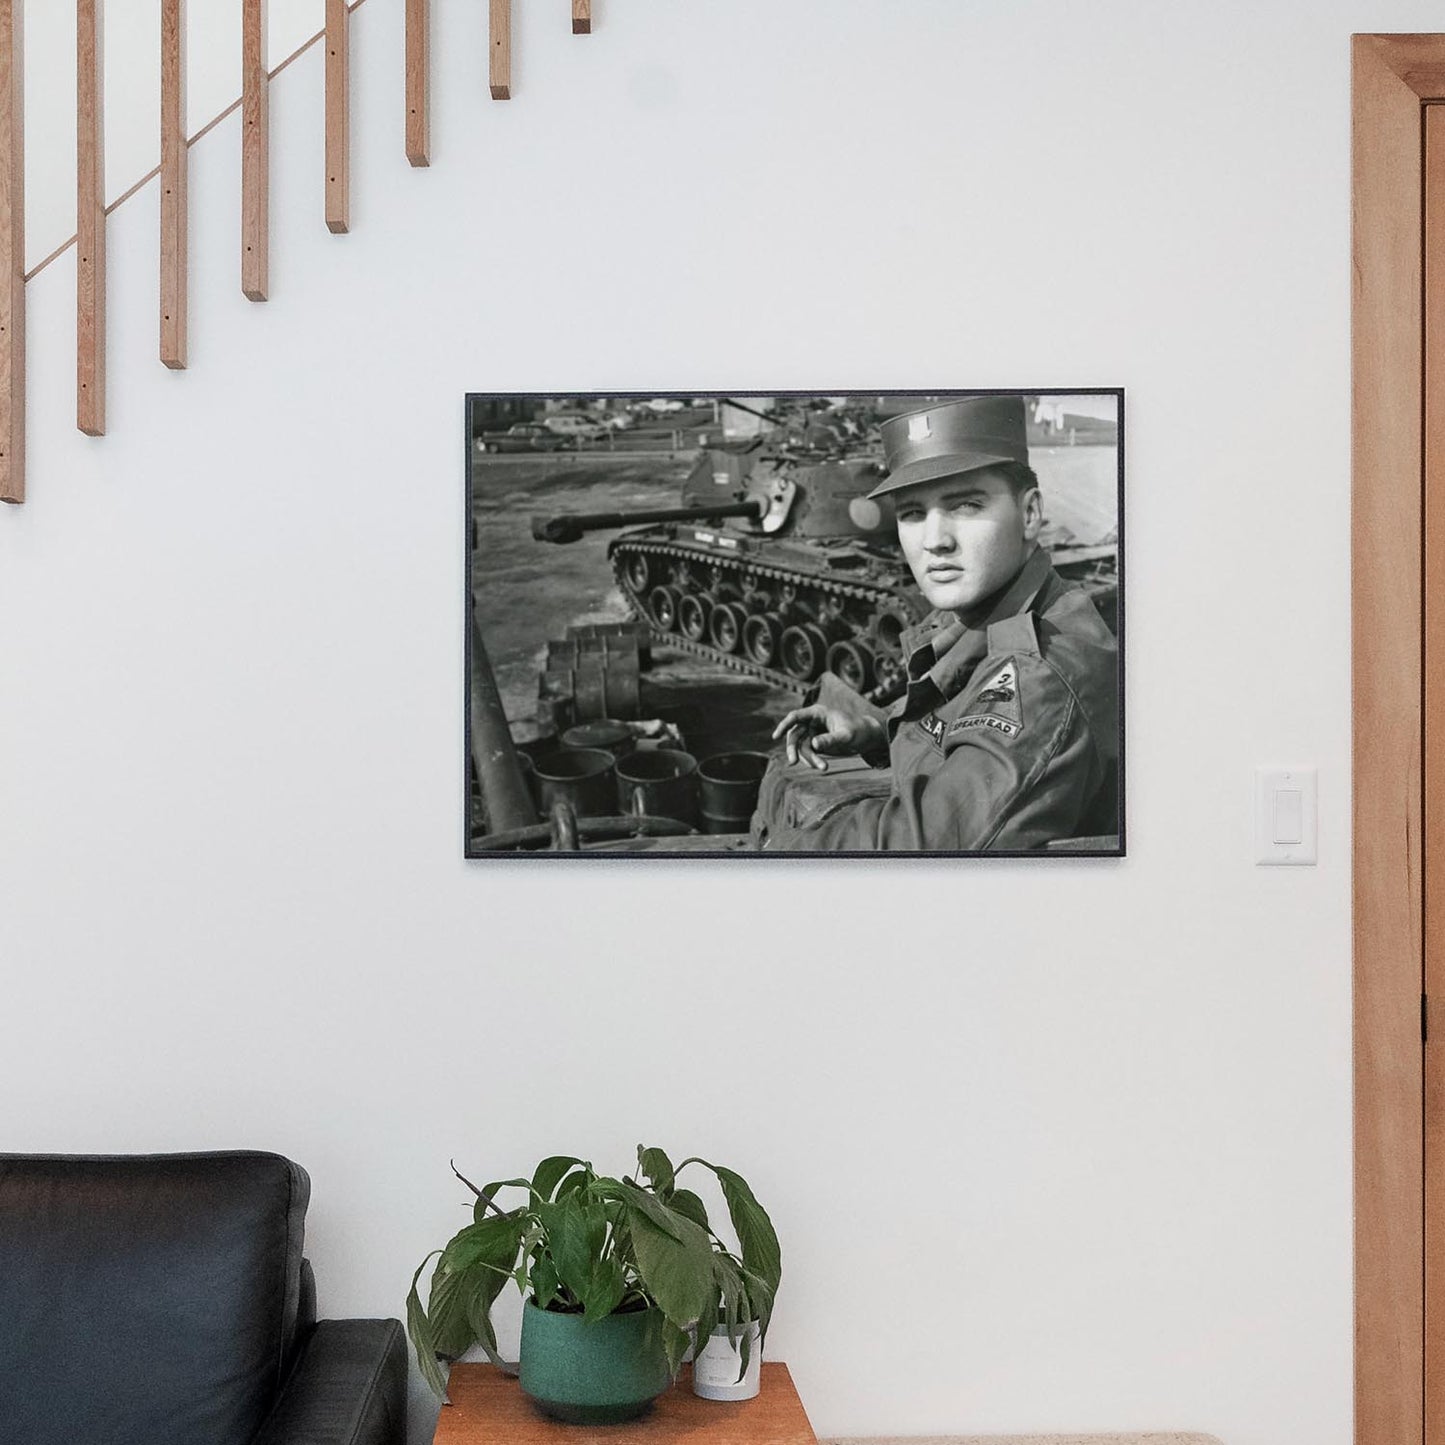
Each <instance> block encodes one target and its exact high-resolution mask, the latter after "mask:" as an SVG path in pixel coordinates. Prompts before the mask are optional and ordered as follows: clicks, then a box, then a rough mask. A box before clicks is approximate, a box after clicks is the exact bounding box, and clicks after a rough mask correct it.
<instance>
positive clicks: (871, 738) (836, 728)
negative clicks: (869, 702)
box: [773, 702, 888, 773]
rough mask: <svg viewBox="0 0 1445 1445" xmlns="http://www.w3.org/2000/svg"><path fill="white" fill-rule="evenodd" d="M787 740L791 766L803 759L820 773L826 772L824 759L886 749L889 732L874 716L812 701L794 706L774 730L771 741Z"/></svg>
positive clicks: (826, 766)
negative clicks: (878, 748) (881, 748)
mask: <svg viewBox="0 0 1445 1445" xmlns="http://www.w3.org/2000/svg"><path fill="white" fill-rule="evenodd" d="M779 738H786V741H785V743H784V745H783V746H784V750H785V751H786V753H787V755H788V761H789V762H790V763H796V762H797V761H798V759H799V758H802V759H803V761H804V762H805V763H807V764H808V766H809V767H812V768H816V769H817V770H818V771H819V772H820V773H826V772H827V771H828V760H827V758H824V757H820V756H819V754H822V753H827V754H830V755H831V756H833V757H851V756H853V755H855V754H857V753H863V752H868V751H869V750H870V749H873V748H877V747H881V746H886V745H887V742H888V730H887V728H885V727H884V725H883V723H882V722H881V721H880V720H879V719H878V718H876V717H873V716H871V715H869V714H867V713H864V712H861V711H857V710H854V709H852V708H844V707H838V706H836V705H832V704H829V703H825V702H815V703H812V704H811V705H810V706H808V707H795V708H794V709H793V710H792V712H790V713H789V714H788V715H787V716H786V717H785V718H784V719H783V720H782V722H780V723H779V724H778V725H777V727H775V728H774V729H773V740H774V741H775V742H776V741H777V739H779Z"/></svg>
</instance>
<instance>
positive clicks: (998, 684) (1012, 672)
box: [974, 658, 1019, 703]
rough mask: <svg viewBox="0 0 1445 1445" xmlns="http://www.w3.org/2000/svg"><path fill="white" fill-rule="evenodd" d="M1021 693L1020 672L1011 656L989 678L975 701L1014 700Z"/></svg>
mask: <svg viewBox="0 0 1445 1445" xmlns="http://www.w3.org/2000/svg"><path fill="white" fill-rule="evenodd" d="M1018 695H1019V672H1018V668H1017V667H1015V666H1014V662H1013V659H1012V658H1010V659H1009V660H1008V661H1007V662H1006V663H1004V665H1003V666H1002V667H1001V668H999V670H998V671H997V672H996V673H994V675H993V676H992V677H991V678H989V680H988V681H987V682H986V683H984V685H983V691H982V692H980V693H979V695H978V696H977V697H976V698H974V702H976V703H983V702H1012V701H1013V700H1014V699H1015V698H1016V697H1017V696H1018Z"/></svg>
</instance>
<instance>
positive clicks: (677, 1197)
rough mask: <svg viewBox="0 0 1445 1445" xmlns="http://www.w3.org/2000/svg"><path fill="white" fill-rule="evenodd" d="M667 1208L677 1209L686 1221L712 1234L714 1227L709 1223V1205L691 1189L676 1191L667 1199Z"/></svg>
mask: <svg viewBox="0 0 1445 1445" xmlns="http://www.w3.org/2000/svg"><path fill="white" fill-rule="evenodd" d="M667 1207H668V1208H669V1209H675V1210H676V1211H677V1212H678V1213H679V1214H680V1215H682V1216H683V1218H684V1219H690V1220H692V1222H693V1223H694V1224H696V1225H700V1226H701V1227H702V1228H703V1229H705V1230H707V1232H708V1233H709V1234H711V1233H712V1225H711V1224H710V1223H708V1217H707V1205H705V1204H704V1203H703V1202H702V1200H701V1199H699V1198H698V1196H697V1195H696V1194H694V1193H693V1192H692V1190H691V1189H674V1190H673V1191H672V1193H671V1194H669V1195H668V1197H667Z"/></svg>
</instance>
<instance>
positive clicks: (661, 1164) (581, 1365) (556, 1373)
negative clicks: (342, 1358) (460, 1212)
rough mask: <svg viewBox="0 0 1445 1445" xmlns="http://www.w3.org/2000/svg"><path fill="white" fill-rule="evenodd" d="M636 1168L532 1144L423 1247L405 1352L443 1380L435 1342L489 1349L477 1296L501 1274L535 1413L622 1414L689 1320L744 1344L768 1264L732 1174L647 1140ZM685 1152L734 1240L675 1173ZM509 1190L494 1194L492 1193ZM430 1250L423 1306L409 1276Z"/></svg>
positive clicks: (682, 1341) (660, 1378) (442, 1352)
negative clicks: (610, 1171) (504, 1201)
mask: <svg viewBox="0 0 1445 1445" xmlns="http://www.w3.org/2000/svg"><path fill="white" fill-rule="evenodd" d="M637 1163H638V1170H637V1172H638V1175H639V1176H640V1177H639V1178H632V1177H624V1178H621V1179H614V1178H610V1177H607V1176H604V1175H599V1174H598V1173H597V1172H596V1171H595V1170H594V1169H593V1168H592V1166H591V1164H589V1163H587V1162H586V1161H585V1160H582V1159H577V1158H573V1157H572V1156H570V1155H554V1156H552V1157H550V1158H547V1159H544V1160H543V1161H542V1162H541V1163H540V1164H539V1165H538V1166H537V1168H536V1170H535V1171H534V1172H533V1175H532V1177H531V1178H530V1179H503V1180H498V1181H497V1182H495V1183H492V1184H488V1185H485V1186H484V1187H482V1188H480V1189H478V1188H477V1186H476V1185H474V1184H472V1183H471V1182H470V1181H469V1180H467V1179H466V1178H465V1177H464V1176H463V1175H462V1174H460V1173H459V1172H457V1170H456V1167H455V1165H454V1166H453V1172H454V1173H456V1174H457V1178H458V1179H461V1180H462V1182H463V1183H464V1184H466V1185H467V1187H468V1188H469V1189H470V1190H471V1191H472V1193H473V1194H474V1195H475V1201H474V1203H473V1207H472V1214H473V1218H472V1223H471V1224H469V1225H467V1227H466V1228H465V1229H462V1230H460V1231H459V1232H458V1233H457V1234H456V1235H455V1236H454V1237H453V1238H452V1239H451V1240H450V1241H449V1242H448V1243H447V1245H446V1246H445V1248H443V1249H441V1250H434V1251H433V1252H432V1254H429V1255H428V1256H427V1257H426V1259H424V1260H423V1261H422V1263H421V1265H420V1266H419V1268H418V1269H417V1272H416V1275H415V1276H414V1278H413V1280H412V1287H411V1292H410V1293H409V1295H408V1296H407V1330H408V1332H409V1333H410V1335H411V1340H412V1344H413V1346H414V1347H415V1349H416V1355H417V1363H418V1365H419V1366H420V1367H421V1372H422V1374H423V1376H424V1377H425V1378H426V1379H427V1381H428V1382H429V1383H430V1385H431V1386H432V1388H433V1389H434V1390H435V1391H436V1392H437V1393H438V1394H439V1395H443V1396H444V1395H445V1393H446V1387H445V1383H444V1381H443V1378H442V1373H441V1370H440V1368H439V1366H438V1363H437V1361H438V1357H441V1358H443V1359H448V1360H454V1359H456V1358H457V1357H458V1356H460V1355H461V1354H463V1353H464V1352H465V1351H467V1350H468V1349H470V1348H471V1347H472V1346H473V1345H478V1344H479V1345H480V1346H481V1347H482V1349H483V1350H484V1351H485V1352H486V1354H487V1357H488V1358H489V1359H490V1360H491V1361H492V1362H493V1364H496V1365H501V1363H502V1361H501V1359H500V1357H499V1356H498V1354H497V1341H496V1333H495V1331H494V1329H493V1326H492V1317H491V1314H492V1306H493V1304H494V1303H495V1302H496V1300H497V1297H498V1295H500V1293H501V1292H502V1289H503V1288H504V1286H505V1285H506V1283H507V1281H508V1280H513V1281H515V1283H516V1284H517V1286H518V1288H519V1289H520V1290H521V1291H522V1294H523V1296H524V1298H525V1301H526V1302H525V1304H524V1307H523V1312H522V1351H521V1354H522V1358H521V1385H522V1389H523V1390H524V1391H525V1392H526V1393H527V1394H528V1395H530V1396H531V1397H532V1399H533V1400H535V1401H536V1403H537V1404H538V1406H539V1407H540V1408H541V1409H542V1410H543V1411H544V1412H545V1413H547V1414H549V1415H552V1416H554V1417H555V1418H558V1419H563V1420H569V1421H573V1422H577V1423H582V1424H608V1423H614V1422H616V1421H620V1420H627V1419H631V1418H632V1417H633V1416H635V1415H638V1414H640V1413H641V1412H642V1411H643V1410H645V1409H646V1408H647V1406H648V1404H649V1403H650V1402H651V1401H652V1400H653V1399H654V1398H655V1397H656V1396H657V1395H659V1394H661V1393H662V1391H663V1390H664V1389H666V1388H667V1385H668V1382H669V1380H670V1379H671V1378H672V1377H673V1376H674V1375H675V1374H676V1373H677V1369H678V1366H679V1364H680V1363H681V1361H682V1356H683V1353H684V1351H685V1350H686V1348H687V1344H688V1335H689V1329H690V1328H695V1329H696V1331H697V1338H698V1340H699V1342H700V1343H705V1342H706V1341H707V1340H708V1339H710V1337H711V1336H712V1333H713V1331H714V1330H715V1329H716V1328H718V1327H719V1325H721V1326H723V1327H724V1328H725V1329H726V1330H727V1332H728V1334H729V1337H730V1338H731V1339H732V1340H733V1341H734V1342H737V1343H738V1344H739V1346H740V1348H747V1347H748V1342H749V1339H750V1333H749V1331H748V1329H747V1326H748V1324H749V1323H750V1322H751V1321H752V1320H754V1319H756V1321H757V1323H758V1325H759V1330H758V1344H759V1346H761V1340H762V1336H763V1335H765V1334H766V1330H767V1323H768V1319H769V1317H770V1315H771V1313H772V1303H773V1298H774V1296H775V1295H776V1293H777V1288H778V1282H779V1280H780V1278H781V1273H782V1264H781V1255H780V1251H779V1249H778V1238H777V1235H776V1233H775V1232H774V1230H773V1225H772V1221H771V1220H770V1219H769V1218H768V1215H767V1211H766V1210H765V1209H764V1208H763V1207H762V1205H760V1204H759V1203H758V1201H757V1198H756V1197H755V1196H754V1194H753V1191H752V1189H751V1188H750V1187H749V1185H748V1183H747V1181H746V1180H745V1179H743V1177H742V1176H741V1175H740V1174H737V1173H736V1172H735V1171H733V1170H731V1169H725V1168H722V1167H721V1166H718V1165H713V1164H709V1163H708V1162H707V1161H706V1160H705V1159H687V1160H684V1161H683V1164H681V1165H679V1166H677V1168H676V1169H674V1167H673V1165H672V1163H671V1162H670V1160H669V1159H668V1157H667V1155H666V1154H664V1153H663V1151H662V1150H661V1149H644V1148H642V1147H640V1146H639V1148H638V1151H637ZM690 1164H697V1165H700V1166H702V1167H703V1168H706V1169H709V1170H711V1171H712V1173H713V1174H714V1175H715V1176H716V1178H717V1181H718V1184H719V1186H720V1187H721V1189H722V1194H723V1198H724V1200H725V1201H726V1204H727V1210H728V1216H729V1218H730V1220H731V1222H732V1227H733V1230H734V1232H735V1233H736V1235H737V1240H738V1251H737V1253H733V1252H732V1251H730V1250H729V1249H728V1247H727V1246H726V1244H724V1242H723V1241H722V1240H721V1239H720V1238H719V1237H718V1235H717V1234H716V1233H715V1232H714V1230H713V1228H712V1226H711V1224H710V1222H709V1220H708V1215H707V1209H706V1206H705V1205H704V1204H703V1201H702V1200H701V1198H699V1197H698V1195H697V1194H695V1193H694V1192H693V1191H691V1190H689V1189H684V1188H680V1187H679V1186H678V1184H677V1174H678V1172H679V1171H680V1170H681V1169H683V1168H685V1167H686V1166H687V1165H690ZM517 1189H520V1190H523V1191H525V1192H524V1195H523V1197H522V1199H521V1200H520V1202H518V1203H517V1204H515V1205H514V1206H513V1207H511V1208H503V1207H502V1205H501V1204H500V1203H498V1200H497V1196H498V1195H499V1194H501V1193H502V1192H503V1191H504V1190H517ZM433 1258H435V1259H436V1267H435V1269H434V1270H433V1271H432V1278H431V1289H430V1295H429V1297H428V1301H427V1305H426V1308H425V1309H423V1307H422V1303H421V1297H420V1294H419V1292H418V1286H419V1282H420V1280H421V1276H422V1273H423V1271H424V1270H425V1269H426V1267H427V1264H428V1263H429V1262H430V1261H431V1260H432V1259H433Z"/></svg>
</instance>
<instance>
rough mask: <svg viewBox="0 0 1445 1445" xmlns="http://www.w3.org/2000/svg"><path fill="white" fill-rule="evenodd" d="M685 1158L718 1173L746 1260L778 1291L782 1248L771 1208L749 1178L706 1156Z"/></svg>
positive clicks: (781, 1271) (780, 1277) (752, 1268)
mask: <svg viewBox="0 0 1445 1445" xmlns="http://www.w3.org/2000/svg"><path fill="white" fill-rule="evenodd" d="M685 1162H686V1163H689V1164H691V1163H694V1162H696V1163H698V1164H701V1165H703V1166H704V1167H705V1168H707V1169H711V1170H712V1172H713V1173H714V1174H716V1175H717V1181H718V1183H719V1184H720V1185H721V1186H722V1192H723V1198H724V1199H725V1200H726V1201H727V1206H728V1217H729V1218H730V1219H731V1220H732V1222H733V1229H734V1230H735V1231H736V1232H737V1236H738V1243H739V1244H740V1245H741V1246H742V1254H743V1264H744V1265H745V1266H746V1267H747V1268H748V1269H750V1270H751V1271H752V1272H753V1273H754V1274H756V1275H758V1276H759V1277H760V1278H762V1279H765V1280H766V1281H767V1282H768V1286H769V1288H770V1289H771V1290H772V1292H773V1293H774V1294H776V1293H777V1289H778V1285H779V1283H780V1282H781V1280H782V1277H783V1255H782V1250H781V1248H780V1247H779V1245H778V1236H777V1232H776V1231H775V1230H774V1229H773V1221H772V1220H771V1219H769V1218H768V1211H767V1210H766V1209H764V1208H763V1206H762V1205H761V1204H759V1203H758V1201H757V1198H756V1196H755V1195H754V1194H753V1191H752V1189H751V1188H750V1187H749V1185H748V1181H747V1180H746V1179H744V1178H743V1176H742V1175H741V1174H738V1173H736V1172H735V1171H734V1170H732V1169H724V1168H722V1167H721V1166H720V1165H717V1164H709V1163H708V1162H707V1160H706V1159H698V1160H696V1161H694V1160H691V1159H689V1160H686V1161H685ZM678 1167H679V1168H681V1167H682V1166H681V1165H679V1166H678Z"/></svg>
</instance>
